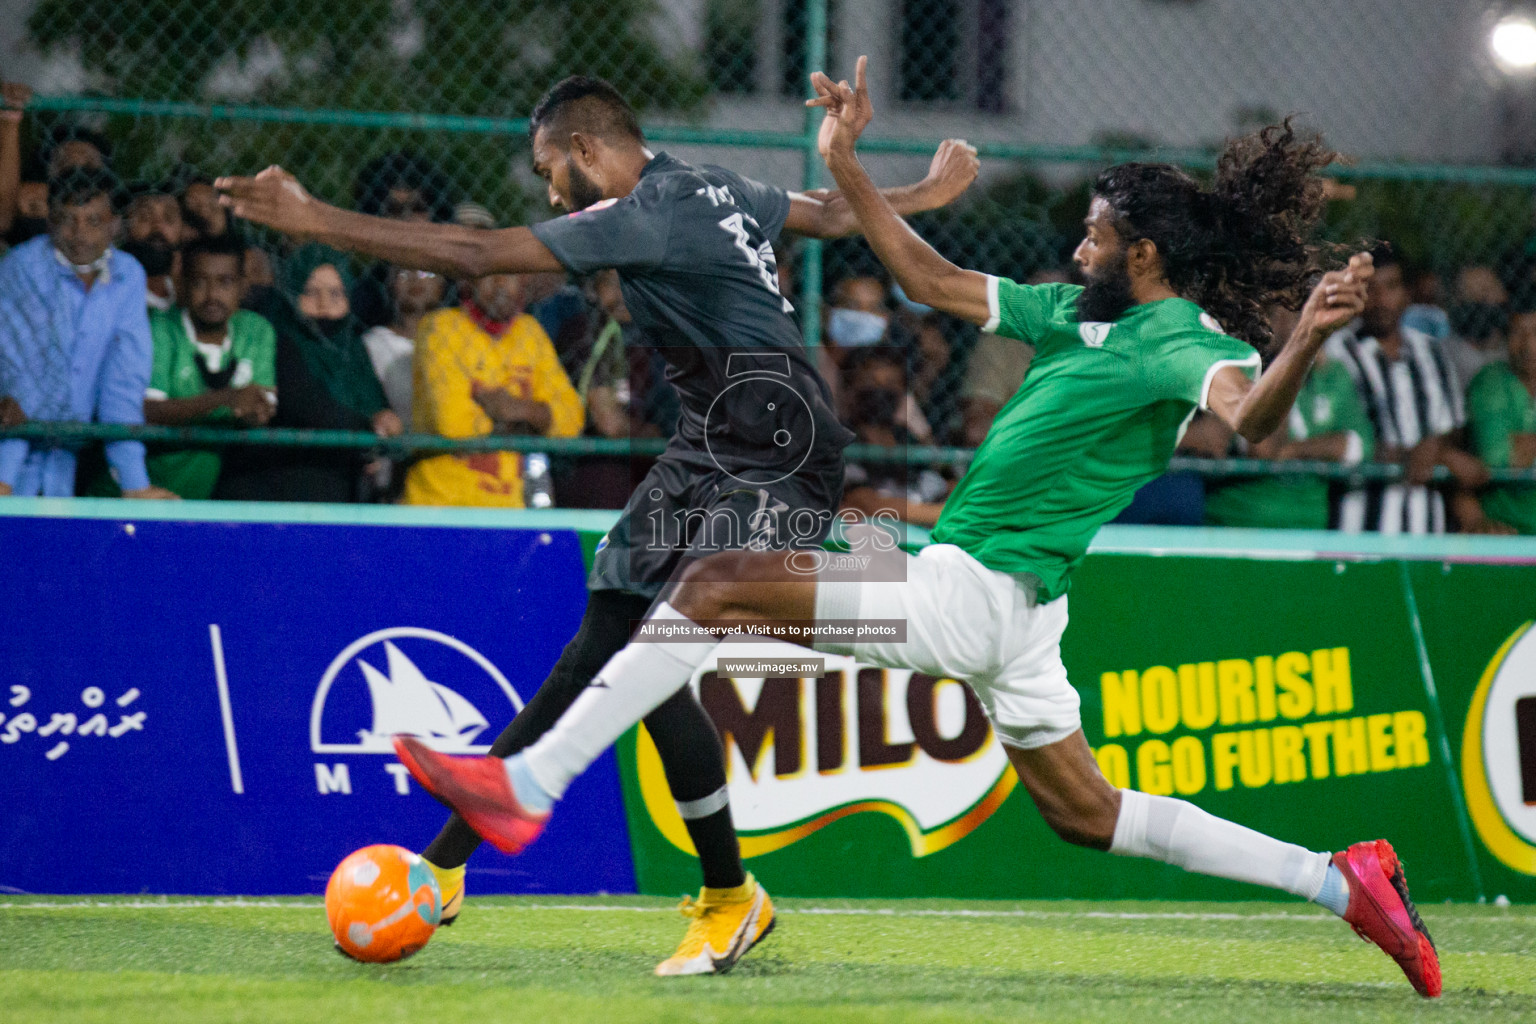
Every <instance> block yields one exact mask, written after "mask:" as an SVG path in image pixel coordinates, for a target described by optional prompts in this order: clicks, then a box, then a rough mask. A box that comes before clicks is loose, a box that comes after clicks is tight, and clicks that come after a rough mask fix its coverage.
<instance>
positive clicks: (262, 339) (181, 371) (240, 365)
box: [145, 306, 277, 498]
mask: <svg viewBox="0 0 1536 1024" xmlns="http://www.w3.org/2000/svg"><path fill="white" fill-rule="evenodd" d="M149 329H150V334H151V336H152V337H153V338H154V343H155V361H154V365H153V367H152V369H151V370H150V375H149V388H148V390H147V391H146V392H145V394H146V396H147V397H150V398H159V399H167V398H196V397H197V396H198V395H201V394H204V393H206V392H208V391H210V390H220V389H222V388H243V387H245V386H246V385H248V384H260V385H261V386H263V387H267V388H276V387H277V367H276V352H277V341H276V338H275V337H274V335H273V333H272V325H271V324H270V323H268V322H267V321H266V319H265V318H264V317H261V316H258V315H257V314H255V313H251V312H249V311H247V310H243V309H242V310H239V311H237V312H236V313H235V315H234V316H232V317H230V318H229V325H228V328H227V330H226V333H225V335H224V343H223V344H222V345H213V344H205V343H202V342H199V341H198V340H197V335H196V334H195V333H193V327H192V323H191V321H190V319H189V318H188V316H187V314H186V312H185V311H183V310H182V309H179V308H177V307H175V306H172V307H171V308H170V309H167V310H154V311H151V313H150V315H149ZM199 422H202V423H206V424H213V425H217V426H237V425H238V424H237V423H236V421H235V418H234V413H232V412H230V411H229V409H228V408H224V407H221V408H218V409H215V410H213V411H212V412H210V413H209V414H208V415H207V416H205V417H203V418H202V419H201V420H200V421H199ZM145 463H146V466H147V468H148V469H149V479H150V481H151V482H152V483H154V484H156V485H157V486H160V487H164V488H166V489H167V490H169V491H173V492H175V493H176V494H179V495H181V496H182V497H183V498H208V497H212V495H213V488H214V485H215V484H216V483H218V479H219V469H220V463H221V460H220V457H219V453H218V452H217V451H213V450H210V449H207V448H176V449H165V448H158V447H157V448H152V449H151V450H150V453H149V456H148V458H147V459H146V460H145Z"/></svg>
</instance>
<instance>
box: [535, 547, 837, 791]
mask: <svg viewBox="0 0 1536 1024" xmlns="http://www.w3.org/2000/svg"><path fill="white" fill-rule="evenodd" d="M815 589H816V588H815V583H814V581H813V580H810V579H806V578H804V577H802V576H798V575H796V574H795V573H794V572H792V571H791V570H790V569H788V568H787V567H786V566H785V559H784V555H783V554H782V553H780V552H748V551H728V552H722V553H720V554H716V555H711V556H709V557H708V558H704V559H701V560H700V561H697V562H693V563H691V564H690V565H689V566H688V567H687V568H686V569H684V570H683V573H682V579H681V580H680V581H679V583H678V585H677V586H676V587H675V588H674V589H673V591H672V594H671V596H670V598H669V599H668V600H664V601H659V602H658V603H657V604H656V606H655V607H654V608H653V609H652V610H651V614H650V616H649V618H648V619H647V620H646V627H647V630H646V632H645V633H644V636H637V637H636V639H635V640H633V641H631V642H630V643H629V644H628V645H627V646H626V647H625V648H624V649H623V650H622V651H620V652H619V653H617V654H615V655H614V656H613V658H611V659H610V660H609V662H608V663H607V664H606V665H604V666H603V668H602V669H601V671H599V672H598V673H597V676H596V677H595V678H594V679H593V680H592V684H591V685H590V686H589V687H587V689H586V691H585V692H583V693H582V694H581V695H580V696H579V697H577V699H576V701H575V703H573V704H572V705H571V708H570V710H569V711H567V712H566V713H565V714H564V715H563V716H561V718H560V721H558V722H557V723H555V725H554V726H553V727H552V728H550V730H549V731H548V732H547V733H546V734H545V735H544V736H543V737H541V738H540V739H539V740H538V741H537V742H536V743H534V744H533V745H532V746H530V747H528V748H527V749H526V750H524V751H523V752H522V753H521V754H520V755H518V756H517V757H514V758H511V759H509V761H508V765H509V771H510V772H511V773H512V780H513V786H514V789H515V790H516V791H517V792H518V793H519V794H520V795H521V794H522V793H523V792H524V790H523V788H522V783H523V782H524V781H525V780H524V779H523V778H520V772H526V774H527V779H526V781H528V782H531V783H532V786H531V787H530V788H529V789H528V794H529V799H530V800H531V801H532V803H531V805H529V806H528V808H527V809H529V810H531V811H533V812H535V813H541V812H544V811H547V810H548V808H549V806H550V805H551V804H552V803H553V802H554V801H555V800H558V799H559V798H560V797H561V796H563V795H564V793H565V790H566V788H567V787H568V786H569V785H570V783H571V781H572V780H573V779H574V778H575V777H576V776H577V775H580V774H581V773H582V772H583V771H585V770H586V768H587V766H588V765H590V764H591V763H592V762H593V761H594V760H596V759H597V756H598V755H599V754H601V753H602V752H603V751H604V750H606V749H607V748H608V747H609V746H610V745H612V744H613V742H614V741H615V740H617V739H618V738H619V736H621V735H623V733H624V731H625V730H627V729H628V728H629V727H630V726H632V725H633V724H634V723H635V722H637V721H639V720H640V719H641V718H643V717H644V716H646V715H648V714H650V712H651V711H652V709H654V708H656V707H658V706H659V705H660V704H661V703H662V702H663V701H665V700H666V699H667V698H669V697H671V696H672V695H673V694H674V693H676V692H678V691H679V690H681V689H682V688H684V687H685V686H687V685H688V681H689V680H690V679H691V678H692V677H693V674H694V672H695V671H697V669H698V668H699V667H700V666H701V665H703V664H704V663H705V662H706V661H707V660H709V658H710V657H711V656H712V655H713V654H714V651H715V648H716V647H718V646H719V643H720V640H719V637H720V636H721V635H724V634H725V633H727V632H730V631H732V630H735V629H742V628H745V627H746V626H748V625H755V624H765V623H766V624H774V625H777V624H781V623H785V622H791V621H794V622H803V621H807V620H809V619H811V618H812V616H813V615H814V608H815ZM701 624H702V625H701ZM668 633H670V634H671V636H670V637H668V636H666V635H665V634H668ZM653 637H654V638H655V639H652V638H653ZM677 638H681V639H677Z"/></svg>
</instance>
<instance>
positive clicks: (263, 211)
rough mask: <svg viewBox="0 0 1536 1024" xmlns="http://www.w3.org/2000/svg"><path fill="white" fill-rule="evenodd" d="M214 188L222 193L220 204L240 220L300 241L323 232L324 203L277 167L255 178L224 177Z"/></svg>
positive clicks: (269, 168) (268, 169) (297, 180)
mask: <svg viewBox="0 0 1536 1024" xmlns="http://www.w3.org/2000/svg"><path fill="white" fill-rule="evenodd" d="M213 187H214V188H216V189H218V190H219V193H220V195H219V202H220V203H221V204H222V205H223V206H225V207H226V208H228V209H229V210H230V212H231V213H233V214H234V215H235V216H236V217H242V218H244V219H246V220H248V221H252V222H253V223H256V224H262V225H265V226H266V227H269V228H273V229H275V230H277V231H281V232H282V233H283V234H285V235H292V236H293V237H295V238H299V239H309V238H313V237H314V236H315V235H317V234H319V232H320V230H321V224H320V211H321V208H322V207H323V206H324V204H323V203H320V202H318V201H317V200H316V199H315V198H314V197H313V196H311V195H310V194H309V192H308V191H306V190H305V188H304V186H303V185H300V184H299V179H297V178H295V177H294V176H293V175H291V174H289V173H288V172H287V171H285V170H283V169H282V168H281V167H278V166H276V165H274V166H272V167H268V168H267V169H266V170H264V171H262V172H261V173H259V174H257V175H256V176H255V177H254V178H239V177H226V178H220V179H219V180H217V181H215V182H214V183H213Z"/></svg>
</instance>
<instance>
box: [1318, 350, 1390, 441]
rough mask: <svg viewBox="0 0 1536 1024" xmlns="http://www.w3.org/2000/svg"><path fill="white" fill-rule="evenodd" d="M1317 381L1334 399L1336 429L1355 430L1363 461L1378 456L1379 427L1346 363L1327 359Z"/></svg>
mask: <svg viewBox="0 0 1536 1024" xmlns="http://www.w3.org/2000/svg"><path fill="white" fill-rule="evenodd" d="M1314 372H1315V373H1316V374H1317V384H1318V385H1319V386H1320V387H1321V388H1322V389H1323V391H1324V393H1325V394H1327V395H1328V399H1329V401H1330V402H1332V403H1333V425H1332V426H1331V427H1330V428H1329V429H1330V431H1333V430H1348V431H1352V432H1353V433H1354V434H1355V436H1356V437H1358V438H1360V444H1361V455H1360V461H1362V462H1370V461H1371V459H1373V458H1375V456H1376V428H1375V427H1373V426H1372V425H1371V417H1370V414H1369V413H1367V412H1366V411H1365V400H1364V399H1363V398H1361V397H1360V389H1359V388H1357V387H1355V379H1354V378H1353V377H1351V376H1350V375H1349V371H1348V370H1346V369H1344V364H1343V363H1324V364H1323V365H1321V366H1319V367H1318V368H1317V369H1316V370H1315V371H1314Z"/></svg>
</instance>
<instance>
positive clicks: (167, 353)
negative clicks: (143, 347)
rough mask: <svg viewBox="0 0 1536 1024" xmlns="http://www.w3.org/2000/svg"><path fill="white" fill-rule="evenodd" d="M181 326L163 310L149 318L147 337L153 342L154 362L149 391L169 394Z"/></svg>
mask: <svg viewBox="0 0 1536 1024" xmlns="http://www.w3.org/2000/svg"><path fill="white" fill-rule="evenodd" d="M181 333H182V330H181V324H180V323H179V322H178V321H177V320H174V319H172V318H171V317H170V316H168V315H167V314H166V313H165V312H164V311H163V310H159V309H157V310H154V311H153V313H152V314H151V315H150V318H149V336H150V338H151V339H152V341H153V342H154V350H155V356H154V362H153V363H152V364H151V366H150V370H149V389H150V390H151V391H158V392H160V393H161V394H162V395H169V394H170V393H171V381H172V379H173V376H174V374H175V372H176V350H177V349H178V348H179V347H180V346H181V337H180V336H181Z"/></svg>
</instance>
